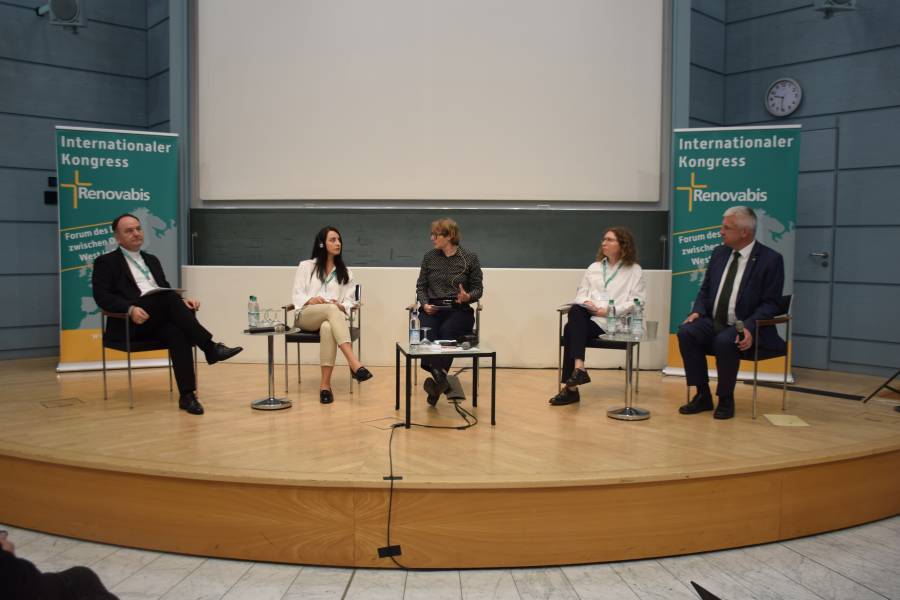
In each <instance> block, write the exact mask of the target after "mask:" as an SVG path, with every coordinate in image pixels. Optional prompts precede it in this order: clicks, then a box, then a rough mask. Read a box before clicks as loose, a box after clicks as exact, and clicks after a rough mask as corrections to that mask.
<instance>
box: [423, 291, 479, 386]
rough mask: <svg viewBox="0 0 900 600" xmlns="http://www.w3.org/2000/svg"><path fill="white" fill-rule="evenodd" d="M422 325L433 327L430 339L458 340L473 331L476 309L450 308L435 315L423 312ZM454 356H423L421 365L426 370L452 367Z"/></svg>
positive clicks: (429, 335) (467, 307)
mask: <svg viewBox="0 0 900 600" xmlns="http://www.w3.org/2000/svg"><path fill="white" fill-rule="evenodd" d="M421 323H422V327H431V331H429V332H428V339H430V340H432V341H434V340H458V339H459V338H461V337H462V336H464V335H467V334H470V333H472V327H474V326H475V311H473V310H472V308H471V307H469V306H466V307H460V308H450V309H446V310H439V311H437V312H436V313H435V314H433V315H429V314H426V313H425V312H424V311H422V313H421ZM451 364H453V358H452V357H450V356H436V357H433V358H423V359H422V360H421V361H420V365H421V367H422V368H423V369H425V370H426V371H431V370H432V369H443V370H445V371H447V370H449V369H450V365H451Z"/></svg>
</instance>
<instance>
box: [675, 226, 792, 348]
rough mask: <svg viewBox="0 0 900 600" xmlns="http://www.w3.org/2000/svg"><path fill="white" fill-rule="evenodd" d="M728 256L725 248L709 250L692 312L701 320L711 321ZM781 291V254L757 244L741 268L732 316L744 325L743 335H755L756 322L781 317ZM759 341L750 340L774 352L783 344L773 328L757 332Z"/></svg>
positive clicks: (764, 328)
mask: <svg viewBox="0 0 900 600" xmlns="http://www.w3.org/2000/svg"><path fill="white" fill-rule="evenodd" d="M732 252H734V251H733V250H732V249H731V248H729V247H728V246H719V247H718V248H716V249H715V250H713V253H712V256H711V257H710V259H709V264H708V265H707V267H706V275H705V276H704V277H703V283H702V284H701V286H700V291H699V292H698V293H697V299H696V300H694V306H693V309H692V310H693V312H696V313H699V314H700V316H701V317H709V318H710V319H712V318H713V316H714V311H715V306H714V304H715V301H716V292H718V291H719V283H720V282H721V281H722V277H724V275H725V267H726V265H727V264H728V258H729V257H730V256H731V253H732ZM783 288H784V259H783V258H782V257H781V254H779V253H778V252H776V251H775V250H772V249H771V248H769V247H768V246H764V245H763V244H761V243H760V242H758V241H757V242H756V244H755V245H754V246H753V250H752V251H751V252H750V256H749V258H748V260H747V266H746V267H745V268H744V275H743V277H742V278H741V282H740V286H739V287H738V295H737V300H736V302H735V306H734V312H735V315H736V316H737V318H738V319H740V320H741V321H743V322H744V327H745V328H746V329H747V331H749V332H751V333H753V331H755V328H756V321H757V320H758V319H771V318H772V317H775V316H777V315H780V314H783V313H784V311H785V309H786V307H784V306H782V303H781V294H782V290H783ZM759 338H760V339H758V340H754V344H759V346H760V348H766V349H768V350H777V351H783V350H784V349H785V343H784V340H782V339H781V338H780V337H779V336H778V330H777V329H776V328H775V327H763V328H762V329H760V331H759Z"/></svg>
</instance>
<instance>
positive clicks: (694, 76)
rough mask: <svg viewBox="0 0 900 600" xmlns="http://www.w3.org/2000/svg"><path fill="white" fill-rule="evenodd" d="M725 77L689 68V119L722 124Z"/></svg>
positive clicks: (693, 67)
mask: <svg viewBox="0 0 900 600" xmlns="http://www.w3.org/2000/svg"><path fill="white" fill-rule="evenodd" d="M724 83H725V77H724V76H722V75H718V74H716V73H712V72H710V71H707V70H705V69H701V68H699V67H695V66H693V65H692V66H691V110H690V112H691V117H692V118H697V119H702V120H704V121H706V122H708V123H715V124H716V125H721V124H722V123H723V120H722V119H723V116H724V110H723V104H722V102H723V97H724V96H723V94H724V89H725V88H724Z"/></svg>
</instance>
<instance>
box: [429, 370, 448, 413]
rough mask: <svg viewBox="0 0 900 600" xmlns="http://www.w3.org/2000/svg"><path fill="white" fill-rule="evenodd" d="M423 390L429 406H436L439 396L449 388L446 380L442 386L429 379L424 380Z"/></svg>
mask: <svg viewBox="0 0 900 600" xmlns="http://www.w3.org/2000/svg"><path fill="white" fill-rule="evenodd" d="M423 387H424V388H425V393H426V394H428V398H427V400H428V404H430V405H431V406H437V403H438V399H439V398H440V397H441V394H443V393H444V392H446V391H447V388H448V387H449V386H448V384H447V380H446V378H445V379H444V385H440V384H439V383H438V382H436V381H435V380H434V379H432V378H431V377H429V378H428V379H426V380H425V384H424V386H423Z"/></svg>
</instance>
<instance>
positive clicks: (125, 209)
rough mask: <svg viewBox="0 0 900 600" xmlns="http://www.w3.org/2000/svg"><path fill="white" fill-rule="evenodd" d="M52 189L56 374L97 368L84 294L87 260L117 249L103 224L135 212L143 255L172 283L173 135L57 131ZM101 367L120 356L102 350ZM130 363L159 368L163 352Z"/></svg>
mask: <svg viewBox="0 0 900 600" xmlns="http://www.w3.org/2000/svg"><path fill="white" fill-rule="evenodd" d="M56 174H57V181H58V184H59V312H60V318H59V329H60V334H59V346H60V357H59V365H58V367H57V371H77V370H83V369H96V368H99V366H100V311H99V309H98V308H97V305H96V303H95V302H94V298H93V294H92V292H91V273H92V270H93V264H94V259H95V258H96V257H97V256H99V255H101V254H103V253H106V252H110V251H112V250H114V249H115V248H116V247H117V245H116V241H115V238H114V237H113V232H112V228H111V226H110V222H111V221H112V220H113V219H114V218H116V217H117V216H119V215H121V214H123V213H131V214H133V215H135V216H136V217H137V218H138V219H139V220H140V221H141V224H142V225H143V228H144V246H143V250H146V251H147V252H150V253H151V254H155V255H156V256H157V257H159V259H160V261H161V262H162V265H163V269H164V270H165V272H166V274H167V276H168V277H169V278H170V280H172V282H173V283H174V282H175V280H177V278H178V272H179V270H178V220H177V219H178V135H177V134H172V133H152V132H146V133H145V132H141V131H119V130H113V129H88V128H80V127H57V128H56ZM106 356H107V361H108V363H109V361H112V364H111V365H110V364H108V366H113V367H116V366H120V364H121V361H124V358H125V355H124V353H119V352H115V351H109V350H108V351H107V355H106ZM136 357H137V358H138V360H137V361H134V360H133V361H132V363H133V365H135V366H147V365H148V364H152V365H155V364H165V363H164V360H163V359H164V358H165V352H164V351H163V352H157V353H151V352H147V353H141V354H138V355H136Z"/></svg>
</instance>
